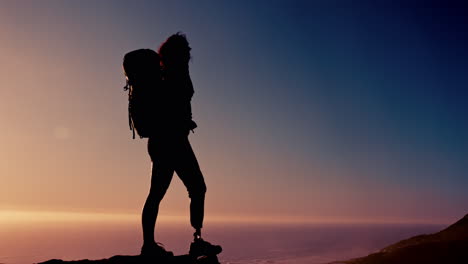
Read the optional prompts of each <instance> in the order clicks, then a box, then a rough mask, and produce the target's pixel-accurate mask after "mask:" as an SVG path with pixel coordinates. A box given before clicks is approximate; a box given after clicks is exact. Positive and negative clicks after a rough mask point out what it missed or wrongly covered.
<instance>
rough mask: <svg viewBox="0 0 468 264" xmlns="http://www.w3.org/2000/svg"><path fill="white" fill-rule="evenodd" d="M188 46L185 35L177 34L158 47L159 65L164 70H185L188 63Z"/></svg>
mask: <svg viewBox="0 0 468 264" xmlns="http://www.w3.org/2000/svg"><path fill="white" fill-rule="evenodd" d="M190 50H191V48H190V46H189V43H188V41H187V37H186V36H185V34H182V33H180V32H177V33H176V34H174V35H172V36H170V37H169V38H167V39H166V41H164V43H162V44H161V46H160V47H159V50H158V53H159V56H161V65H162V66H163V67H164V68H185V67H188V62H189V61H190Z"/></svg>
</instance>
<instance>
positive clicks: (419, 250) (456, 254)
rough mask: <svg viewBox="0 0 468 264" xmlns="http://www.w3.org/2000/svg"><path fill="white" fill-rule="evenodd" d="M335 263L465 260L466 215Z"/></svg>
mask: <svg viewBox="0 0 468 264" xmlns="http://www.w3.org/2000/svg"><path fill="white" fill-rule="evenodd" d="M333 263H334V264H339V263H342V264H390V263H392V264H394V263H397V264H406V263H411V264H418V263H423V264H435V263H438V264H452V263H454V264H455V263H457V264H458V263H468V214H467V215H465V217H463V218H462V219H460V220H459V221H457V222H456V223H455V224H453V225H451V226H449V227H447V228H446V229H444V230H442V231H440V232H437V233H434V234H430V235H419V236H415V237H412V238H409V239H405V240H402V241H400V242H398V243H395V244H393V245H390V246H388V247H385V248H383V249H382V250H381V251H379V252H377V253H373V254H370V255H368V256H366V257H362V258H356V259H351V260H347V261H337V262H333Z"/></svg>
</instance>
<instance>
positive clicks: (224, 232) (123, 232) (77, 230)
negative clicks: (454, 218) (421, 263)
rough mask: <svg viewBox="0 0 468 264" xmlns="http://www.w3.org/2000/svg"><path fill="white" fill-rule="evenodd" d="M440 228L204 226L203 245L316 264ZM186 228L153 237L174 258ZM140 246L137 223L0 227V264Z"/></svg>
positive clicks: (245, 262) (94, 255)
mask: <svg viewBox="0 0 468 264" xmlns="http://www.w3.org/2000/svg"><path fill="white" fill-rule="evenodd" d="M443 227H444V226H441V225H427V224H424V225H423V224H318V223H314V224H268V225H262V224H260V223H253V224H249V223H224V224H223V223H212V224H209V223H207V224H205V228H204V230H203V237H204V239H205V240H207V241H210V242H213V243H215V244H219V245H222V246H223V252H222V253H221V254H220V255H219V259H220V261H221V263H226V264H241V263H242V264H254V263H255V264H263V263H265V264H267V263H268V264H315V263H317V264H318V263H328V262H331V261H336V260H345V259H349V258H353V257H359V256H365V255H367V254H369V253H372V252H374V251H376V250H379V249H381V248H383V247H385V246H387V245H389V244H391V243H394V242H397V241H399V240H402V239H405V238H408V237H411V236H414V235H418V234H424V233H433V232H436V231H438V230H440V229H442V228H443ZM192 233H193V231H192V229H191V228H190V226H189V224H188V223H182V222H177V223H170V222H162V223H158V226H157V232H156V238H157V240H158V241H160V242H162V243H163V244H164V245H165V247H166V248H167V249H168V250H171V251H173V252H174V253H175V254H186V253H187V252H188V248H189V245H190V242H191V240H192ZM141 243H142V236H141V229H140V225H139V223H138V221H130V222H129V221H123V222H118V221H113V222H110V223H106V222H102V221H96V222H94V221H90V222H87V221H83V220H82V221H55V222H54V221H49V222H27V221H23V222H19V223H7V224H5V223H2V225H1V226H0V263H1V264H23V263H37V262H42V261H46V260H49V259H64V260H78V259H102V258H108V257H111V256H114V255H137V254H139V251H140V247H141Z"/></svg>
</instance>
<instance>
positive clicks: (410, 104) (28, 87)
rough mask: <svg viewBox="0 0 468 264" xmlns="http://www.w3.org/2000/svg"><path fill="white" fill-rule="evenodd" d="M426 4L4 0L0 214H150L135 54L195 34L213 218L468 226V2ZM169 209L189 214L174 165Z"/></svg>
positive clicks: (200, 139) (203, 159)
mask: <svg viewBox="0 0 468 264" xmlns="http://www.w3.org/2000/svg"><path fill="white" fill-rule="evenodd" d="M376 2H379V4H377V3H376ZM384 2H385V4H384ZM411 2H412V3H406V1H368V2H367V1H302V2H301V1H131V2H130V1H8V2H7V1H5V2H2V5H1V8H0V43H1V44H0V60H1V62H2V63H1V64H0V79H1V88H0V89H1V92H2V93H1V96H0V122H1V127H2V136H1V137H0V146H1V150H0V177H1V184H0V210H4V211H5V210H7V211H12V210H13V211H16V210H21V211H52V212H54V211H60V212H68V211H72V212H104V213H119V214H122V213H124V214H125V213H130V214H138V213H140V211H141V208H142V206H143V202H144V199H145V198H146V195H147V192H148V190H149V180H150V160H149V156H148V154H147V152H146V145H145V144H146V140H142V139H135V140H132V138H131V132H130V130H129V129H128V123H127V122H128V120H127V95H126V93H125V92H124V91H123V90H122V87H123V86H124V76H123V73H122V66H121V63H122V57H123V55H124V54H125V53H126V52H128V51H131V50H134V49H138V48H153V49H157V47H158V46H159V44H160V43H161V42H162V41H164V40H165V38H167V37H168V36H169V35H170V34H173V33H175V32H177V31H182V32H184V33H186V34H187V37H188V39H189V42H190V44H191V47H192V52H193V54H192V55H193V60H192V62H191V64H190V70H191V76H192V80H193V83H194V86H195V95H194V98H193V100H192V106H193V112H194V114H193V115H194V119H195V120H196V122H197V123H198V125H199V128H197V129H196V132H195V134H192V135H191V136H190V140H191V142H192V145H193V147H194V149H195V152H196V154H197V155H198V159H199V162H200V165H201V168H202V171H203V173H204V175H205V178H206V182H207V186H208V193H207V208H206V211H207V217H206V218H207V219H210V218H212V219H214V218H216V217H218V218H249V219H250V218H262V219H274V220H300V221H303V220H305V221H320V220H337V221H351V220H369V221H373V220H379V221H428V222H430V221H435V222H445V223H450V222H453V221H454V220H456V219H458V218H460V217H461V216H462V215H464V214H465V213H467V212H468V203H467V201H468V192H467V191H466V190H467V187H468V177H467V171H468V125H467V122H466V117H467V114H468V106H467V103H466V102H467V101H468V92H467V89H466V87H467V83H468V82H467V81H468V74H467V71H468V49H467V48H466V47H467V44H468V43H467V40H468V36H467V34H468V32H467V28H468V18H467V16H466V14H467V11H468V10H467V7H466V6H465V5H464V4H463V1H458V2H459V3H458V2H456V1H454V2H452V3H450V4H447V1H440V3H439V4H435V3H432V2H431V1H424V2H417V1H411ZM423 3H424V4H423ZM442 3H443V4H442ZM161 214H164V215H182V216H185V217H187V216H188V197H187V194H186V192H185V190H184V187H183V185H182V184H181V182H180V180H179V179H177V178H174V181H173V183H172V185H171V188H170V189H169V191H168V194H167V196H166V198H165V200H164V201H163V204H162V209H161Z"/></svg>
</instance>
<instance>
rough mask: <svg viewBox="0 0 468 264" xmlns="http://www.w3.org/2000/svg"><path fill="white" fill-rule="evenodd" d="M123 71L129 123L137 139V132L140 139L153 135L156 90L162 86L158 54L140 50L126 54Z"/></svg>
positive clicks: (148, 50)
mask: <svg viewBox="0 0 468 264" xmlns="http://www.w3.org/2000/svg"><path fill="white" fill-rule="evenodd" d="M123 69H124V73H125V76H126V80H127V84H126V85H125V87H124V91H128V123H129V126H130V130H132V133H133V138H135V130H136V132H137V133H138V135H139V136H140V138H147V137H149V136H150V135H151V134H152V131H153V126H154V124H153V123H154V119H153V118H152V105H153V104H154V99H155V98H154V95H155V90H156V89H158V87H157V86H159V85H160V84H161V74H160V67H159V56H158V54H157V53H156V52H155V51H153V50H150V49H138V50H134V51H131V52H129V53H127V54H125V56H124V59H123Z"/></svg>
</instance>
